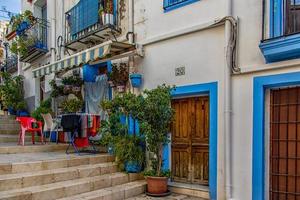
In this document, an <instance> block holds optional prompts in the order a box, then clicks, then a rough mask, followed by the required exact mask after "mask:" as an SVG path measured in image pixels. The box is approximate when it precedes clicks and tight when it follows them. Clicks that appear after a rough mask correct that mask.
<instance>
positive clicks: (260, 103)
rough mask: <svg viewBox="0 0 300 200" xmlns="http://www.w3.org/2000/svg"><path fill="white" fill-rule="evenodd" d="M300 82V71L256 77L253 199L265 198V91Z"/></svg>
mask: <svg viewBox="0 0 300 200" xmlns="http://www.w3.org/2000/svg"><path fill="white" fill-rule="evenodd" d="M299 84H300V72H294V73H287V74H278V75H270V76H261V77H254V81H253V139H252V140H253V141H252V142H253V151H252V199H253V200H264V199H265V161H266V160H265V91H266V89H270V88H276V87H283V86H292V85H299Z"/></svg>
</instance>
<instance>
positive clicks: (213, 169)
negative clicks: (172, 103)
mask: <svg viewBox="0 0 300 200" xmlns="http://www.w3.org/2000/svg"><path fill="white" fill-rule="evenodd" d="M201 94H207V95H208V96H209V193H210V199H211V200H216V199H217V150H218V147H217V145H218V83H217V82H212V83H204V84H196V85H186V86H178V87H176V89H174V90H173V91H172V96H173V97H174V98H177V97H187V96H192V95H201ZM165 149H166V148H165ZM170 152H171V150H170V145H169V146H168V149H166V150H165V151H164V160H165V163H166V164H167V165H168V166H167V167H168V168H169V169H171V166H170V164H169V163H170V161H169V159H170V156H169V155H168V154H169V153H170Z"/></svg>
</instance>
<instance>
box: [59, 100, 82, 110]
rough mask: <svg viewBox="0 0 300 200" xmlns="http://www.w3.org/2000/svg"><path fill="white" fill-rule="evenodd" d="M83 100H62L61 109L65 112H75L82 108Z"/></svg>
mask: <svg viewBox="0 0 300 200" xmlns="http://www.w3.org/2000/svg"><path fill="white" fill-rule="evenodd" d="M82 106H83V101H82V100H81V99H70V100H66V101H64V102H62V108H63V111H64V112H66V113H76V112H79V111H80V110H81V109H82Z"/></svg>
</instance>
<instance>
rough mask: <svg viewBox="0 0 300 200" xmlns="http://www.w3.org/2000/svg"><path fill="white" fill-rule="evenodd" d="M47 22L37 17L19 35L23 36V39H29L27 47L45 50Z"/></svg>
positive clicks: (46, 44)
mask: <svg viewBox="0 0 300 200" xmlns="http://www.w3.org/2000/svg"><path fill="white" fill-rule="evenodd" d="M48 24H49V23H48V21H46V20H43V19H39V18H37V19H36V22H35V23H34V24H33V25H32V26H31V27H30V28H29V29H27V30H26V31H25V32H24V33H23V35H22V36H21V37H24V39H26V40H29V41H28V44H29V48H32V47H35V48H39V49H45V50H47V49H48V35H49V30H48V28H49V25H48ZM30 44H32V45H30Z"/></svg>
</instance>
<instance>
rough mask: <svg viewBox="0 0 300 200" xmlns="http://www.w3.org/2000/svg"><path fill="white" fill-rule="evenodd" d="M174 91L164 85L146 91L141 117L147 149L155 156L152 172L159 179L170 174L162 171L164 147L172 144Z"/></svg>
mask: <svg viewBox="0 0 300 200" xmlns="http://www.w3.org/2000/svg"><path fill="white" fill-rule="evenodd" d="M172 89H173V88H171V87H170V86H166V85H162V86H158V87H157V88H155V89H152V90H145V91H144V95H145V99H144V103H143V109H142V110H143V112H142V115H139V121H140V123H141V131H142V132H143V133H144V134H145V136H146V143H147V149H148V151H149V152H151V153H152V154H153V156H152V157H151V170H152V171H154V172H155V174H154V176H157V177H161V176H165V175H166V174H168V173H166V172H165V171H163V170H162V166H163V157H162V153H163V146H164V145H166V144H168V143H169V142H170V141H169V139H168V133H169V127H170V124H171V123H172V121H173V116H174V110H173V109H172V107H171V90H172ZM151 170H150V172H151Z"/></svg>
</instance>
